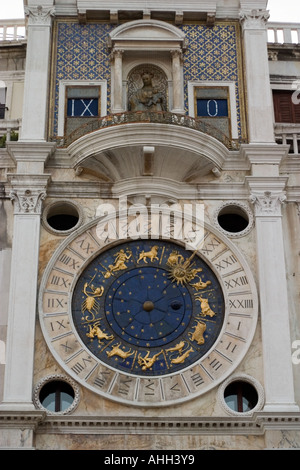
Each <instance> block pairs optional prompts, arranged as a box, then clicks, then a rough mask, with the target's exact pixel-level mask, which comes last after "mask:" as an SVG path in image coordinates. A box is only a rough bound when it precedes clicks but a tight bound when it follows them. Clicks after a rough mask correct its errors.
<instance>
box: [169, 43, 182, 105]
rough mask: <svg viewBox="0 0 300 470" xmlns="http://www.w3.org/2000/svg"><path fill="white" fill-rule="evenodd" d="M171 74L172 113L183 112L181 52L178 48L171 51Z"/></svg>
mask: <svg viewBox="0 0 300 470" xmlns="http://www.w3.org/2000/svg"><path fill="white" fill-rule="evenodd" d="M171 56H172V76H173V109H172V111H173V113H183V112H184V111H183V85H182V67H181V57H182V53H181V51H179V50H173V51H171Z"/></svg>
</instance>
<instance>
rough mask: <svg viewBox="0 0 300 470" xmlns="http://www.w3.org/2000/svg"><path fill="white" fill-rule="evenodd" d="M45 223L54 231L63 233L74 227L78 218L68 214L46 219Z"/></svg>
mask: <svg viewBox="0 0 300 470" xmlns="http://www.w3.org/2000/svg"><path fill="white" fill-rule="evenodd" d="M47 222H48V224H49V225H50V227H52V228H54V229H55V230H60V231H65V230H70V229H71V228H73V227H75V225H76V224H77V222H78V217H77V216H75V215H69V214H57V215H52V216H51V217H48V219H47Z"/></svg>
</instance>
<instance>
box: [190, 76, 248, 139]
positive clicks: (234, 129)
mask: <svg viewBox="0 0 300 470" xmlns="http://www.w3.org/2000/svg"><path fill="white" fill-rule="evenodd" d="M196 87H227V88H228V91H229V103H230V125H231V137H232V139H238V138H239V132H238V121H237V110H236V108H237V102H236V97H235V82H222V81H220V82H211V81H209V82H202V81H199V82H188V107H189V115H190V116H191V117H193V118H195V117H196V113H195V102H194V88H196Z"/></svg>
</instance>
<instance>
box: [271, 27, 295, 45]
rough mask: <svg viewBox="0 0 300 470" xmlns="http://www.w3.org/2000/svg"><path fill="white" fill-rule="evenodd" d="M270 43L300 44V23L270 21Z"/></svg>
mask: <svg viewBox="0 0 300 470" xmlns="http://www.w3.org/2000/svg"><path fill="white" fill-rule="evenodd" d="M268 42H269V44H300V24H299V23H271V22H270V23H268Z"/></svg>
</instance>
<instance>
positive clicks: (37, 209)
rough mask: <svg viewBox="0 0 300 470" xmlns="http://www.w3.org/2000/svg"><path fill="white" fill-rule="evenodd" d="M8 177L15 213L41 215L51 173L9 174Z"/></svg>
mask: <svg viewBox="0 0 300 470" xmlns="http://www.w3.org/2000/svg"><path fill="white" fill-rule="evenodd" d="M8 179H9V180H10V184H11V188H10V194H9V196H10V199H11V201H12V202H13V203H14V213H15V214H36V215H40V214H41V212H42V202H43V200H44V199H45V198H46V195H47V192H46V189H47V186H48V182H49V180H50V175H8Z"/></svg>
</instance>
